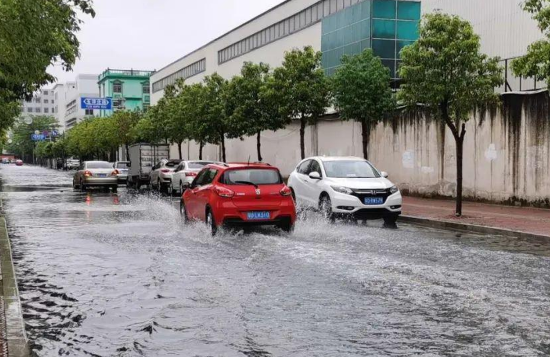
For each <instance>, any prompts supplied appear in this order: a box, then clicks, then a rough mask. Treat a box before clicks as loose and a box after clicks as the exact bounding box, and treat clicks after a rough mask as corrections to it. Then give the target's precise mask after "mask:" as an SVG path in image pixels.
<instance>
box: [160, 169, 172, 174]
mask: <svg viewBox="0 0 550 357" xmlns="http://www.w3.org/2000/svg"><path fill="white" fill-rule="evenodd" d="M160 172H162V173H163V174H166V173H168V172H170V170H168V169H162V170H160Z"/></svg>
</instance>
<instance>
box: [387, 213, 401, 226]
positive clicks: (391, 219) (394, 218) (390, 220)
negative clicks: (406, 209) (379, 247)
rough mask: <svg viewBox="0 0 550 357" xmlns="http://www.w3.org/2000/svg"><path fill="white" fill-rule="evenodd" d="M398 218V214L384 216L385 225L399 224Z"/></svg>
mask: <svg viewBox="0 0 550 357" xmlns="http://www.w3.org/2000/svg"><path fill="white" fill-rule="evenodd" d="M397 218H399V215H398V214H395V213H388V214H386V215H384V223H385V224H387V225H391V226H394V225H395V223H396V222H397Z"/></svg>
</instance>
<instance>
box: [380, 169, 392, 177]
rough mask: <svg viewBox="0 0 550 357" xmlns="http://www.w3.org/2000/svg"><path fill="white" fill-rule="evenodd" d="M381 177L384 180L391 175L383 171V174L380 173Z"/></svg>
mask: <svg viewBox="0 0 550 357" xmlns="http://www.w3.org/2000/svg"><path fill="white" fill-rule="evenodd" d="M380 175H381V176H382V177H383V178H388V176H390V175H388V173H387V172H386V171H382V172H381V173H380Z"/></svg>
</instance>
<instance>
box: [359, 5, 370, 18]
mask: <svg viewBox="0 0 550 357" xmlns="http://www.w3.org/2000/svg"><path fill="white" fill-rule="evenodd" d="M356 6H359V7H360V8H361V18H362V19H369V18H370V17H371V16H370V15H371V13H370V9H371V2H370V1H363V2H361V3H359V5H356Z"/></svg>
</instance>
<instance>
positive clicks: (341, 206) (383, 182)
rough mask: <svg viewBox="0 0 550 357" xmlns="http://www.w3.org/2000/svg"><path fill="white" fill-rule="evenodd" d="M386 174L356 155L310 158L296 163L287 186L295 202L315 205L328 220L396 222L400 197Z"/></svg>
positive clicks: (401, 199) (399, 211)
mask: <svg viewBox="0 0 550 357" xmlns="http://www.w3.org/2000/svg"><path fill="white" fill-rule="evenodd" d="M387 177H388V174H386V173H385V172H380V171H378V170H377V169H376V168H375V167H374V166H373V165H372V164H371V163H370V162H368V161H367V160H364V159H361V158H358V157H311V158H308V159H305V160H303V161H302V162H300V163H299V164H298V166H296V169H295V170H294V171H293V172H292V173H291V174H290V177H289V179H288V186H289V187H290V189H291V190H292V194H293V196H294V198H295V200H296V202H297V203H298V204H300V205H303V206H310V207H314V208H318V209H319V210H321V212H322V213H323V214H324V215H325V217H327V218H328V219H330V220H334V219H335V218H336V217H351V218H353V219H357V220H368V219H381V218H382V219H384V221H385V222H386V223H387V224H395V222H396V221H397V218H398V217H399V215H400V214H401V206H402V204H403V198H402V197H401V193H400V192H399V189H398V188H397V187H396V186H395V185H394V184H393V183H392V182H391V181H390V180H388V179H387Z"/></svg>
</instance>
